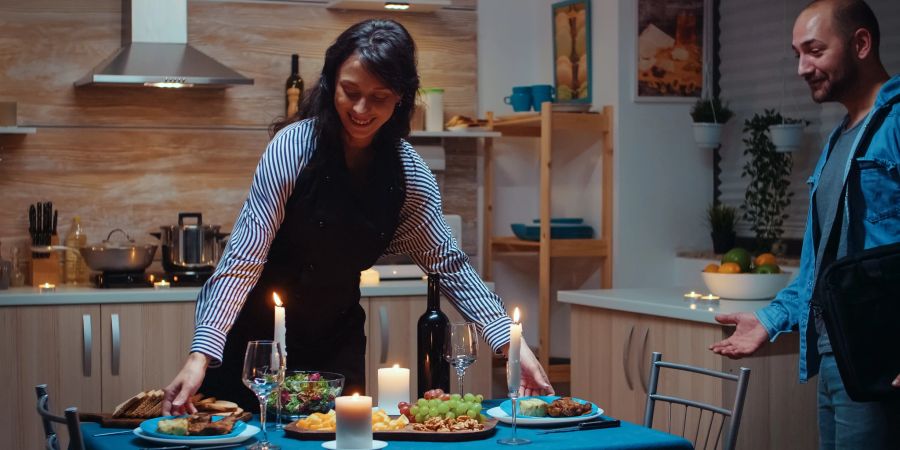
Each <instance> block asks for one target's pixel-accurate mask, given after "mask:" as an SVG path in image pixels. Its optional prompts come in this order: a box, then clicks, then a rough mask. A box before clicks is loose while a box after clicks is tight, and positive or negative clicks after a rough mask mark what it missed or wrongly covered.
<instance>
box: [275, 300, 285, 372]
mask: <svg viewBox="0 0 900 450" xmlns="http://www.w3.org/2000/svg"><path fill="white" fill-rule="evenodd" d="M272 300H274V301H275V338H274V339H273V340H274V341H275V342H277V343H279V344H281V353H282V355H284V357H287V341H286V340H285V335H286V333H287V327H286V326H285V324H284V306H283V305H282V303H281V297H279V296H278V294H276V293H274V292H273V293H272Z"/></svg>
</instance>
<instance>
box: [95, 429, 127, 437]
mask: <svg viewBox="0 0 900 450" xmlns="http://www.w3.org/2000/svg"><path fill="white" fill-rule="evenodd" d="M131 433H133V432H132V431H131V430H122V431H110V432H109V433H97V434H95V435H93V437H102V436H114V435H117V434H131Z"/></svg>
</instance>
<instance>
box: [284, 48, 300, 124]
mask: <svg viewBox="0 0 900 450" xmlns="http://www.w3.org/2000/svg"><path fill="white" fill-rule="evenodd" d="M302 98H303V78H301V77H300V55H298V54H296V53H294V54H293V55H291V76H289V77H288V79H287V83H285V87H284V108H285V114H286V117H293V116H294V114H297V110H298V109H299V108H300V101H301V99H302Z"/></svg>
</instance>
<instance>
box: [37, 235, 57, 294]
mask: <svg viewBox="0 0 900 450" xmlns="http://www.w3.org/2000/svg"><path fill="white" fill-rule="evenodd" d="M50 245H59V237H58V236H53V237H51V238H50ZM59 258H60V255H59V252H56V251H54V252H50V257H49V258H31V285H32V286H40V285H42V284H44V283H50V284H55V285H57V286H59V285H60V284H62V274H61V273H60V267H61V266H60V259H59Z"/></svg>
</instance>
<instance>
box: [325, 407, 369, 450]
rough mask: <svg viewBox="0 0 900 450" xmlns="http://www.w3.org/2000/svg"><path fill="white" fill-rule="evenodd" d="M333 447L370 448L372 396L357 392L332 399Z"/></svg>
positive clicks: (354, 449)
mask: <svg viewBox="0 0 900 450" xmlns="http://www.w3.org/2000/svg"><path fill="white" fill-rule="evenodd" d="M334 410H335V415H336V416H337V417H336V418H335V439H336V442H335V447H337V448H340V449H353V450H357V449H358V450H362V449H366V450H368V449H370V448H372V397H366V396H362V395H359V394H353V395H352V396H343V397H338V398H336V399H334Z"/></svg>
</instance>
